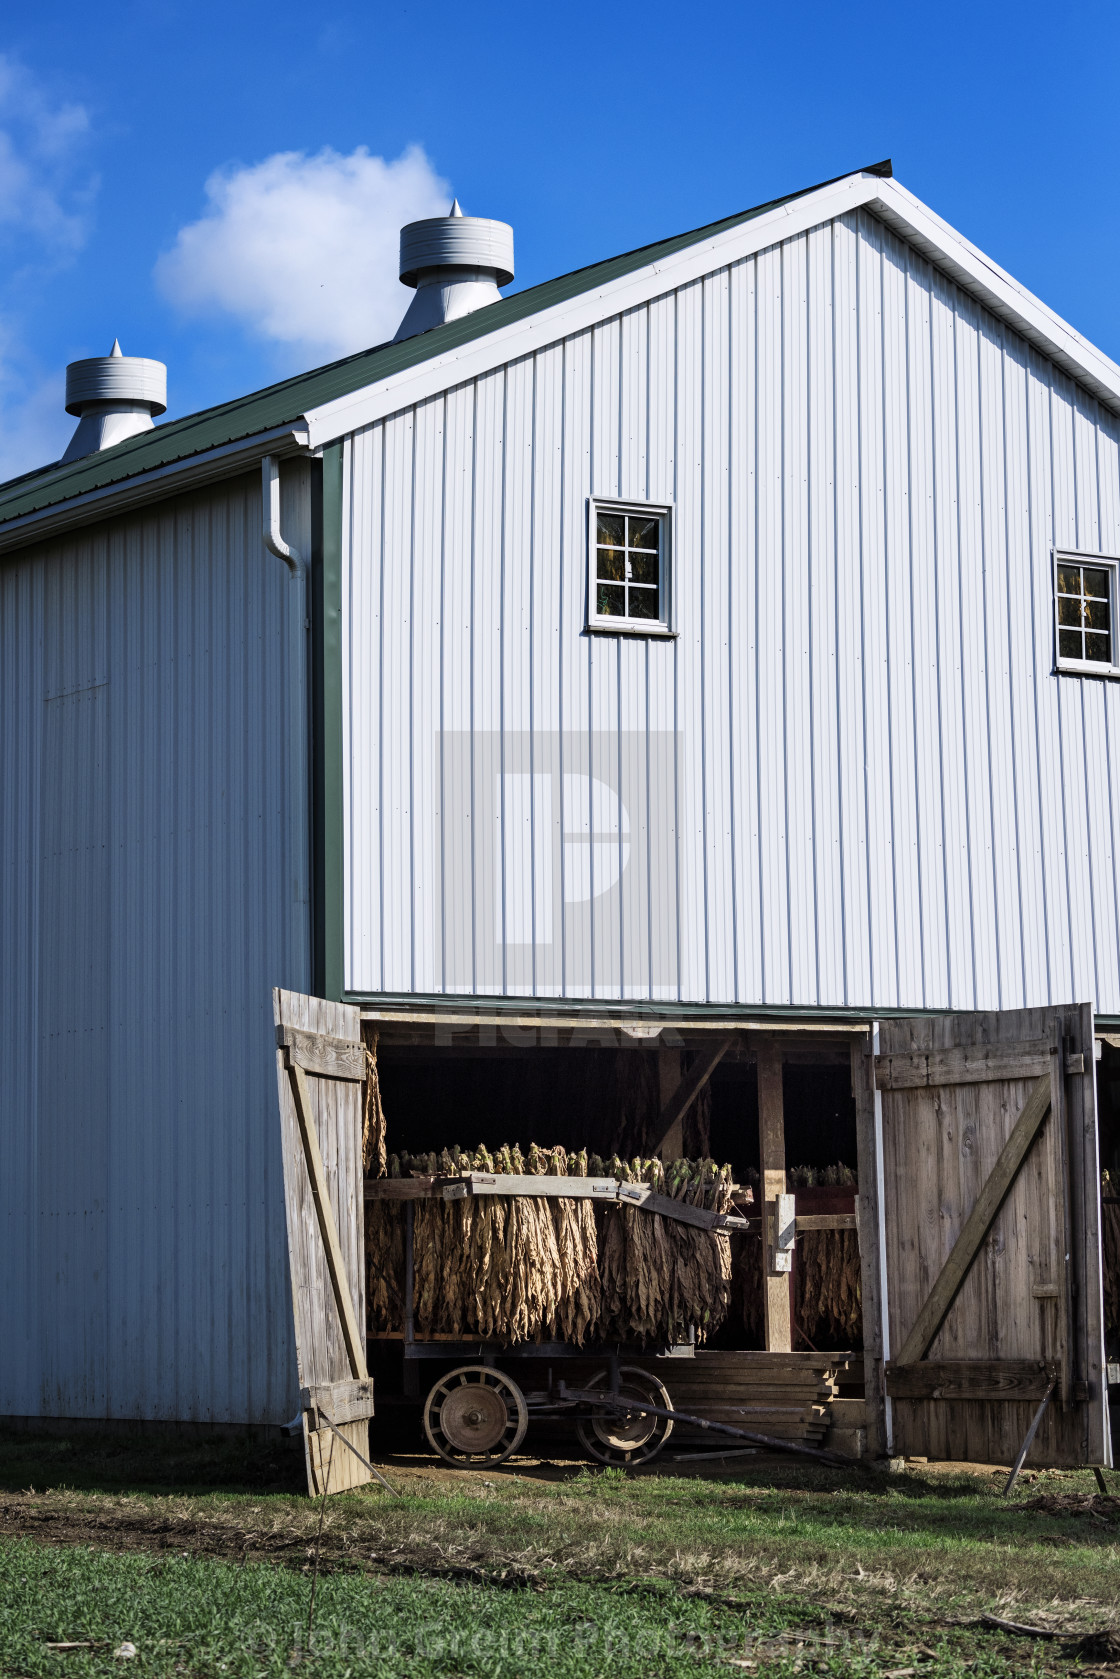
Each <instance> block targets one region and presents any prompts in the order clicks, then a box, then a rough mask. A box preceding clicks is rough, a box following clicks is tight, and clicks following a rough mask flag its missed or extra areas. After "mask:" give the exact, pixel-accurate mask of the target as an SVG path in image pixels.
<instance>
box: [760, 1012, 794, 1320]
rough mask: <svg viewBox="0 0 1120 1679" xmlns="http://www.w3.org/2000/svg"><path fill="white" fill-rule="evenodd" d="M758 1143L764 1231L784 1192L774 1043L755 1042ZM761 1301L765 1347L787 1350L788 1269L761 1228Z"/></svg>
mask: <svg viewBox="0 0 1120 1679" xmlns="http://www.w3.org/2000/svg"><path fill="white" fill-rule="evenodd" d="M757 1065H758V1143H759V1163H760V1167H761V1171H760V1177H761V1185H760V1187H761V1191H762V1212H763V1216H764V1217H765V1218H766V1220H767V1231H770V1230H772V1229H773V1220H774V1218H775V1214H776V1211H777V1201H778V1196H779V1195H784V1194H785V1192H786V1124H785V1105H784V1097H783V1093H782V1056H781V1050H780V1049H779V1048H778V1046H777V1045H776V1044H773V1043H765V1042H763V1043H760V1044H759V1046H758V1063H757ZM764 1236H765V1237H766V1239H764V1241H763V1244H762V1249H763V1256H762V1263H763V1301H764V1305H765V1325H766V1347H767V1350H768V1351H770V1352H788V1351H789V1350H790V1348H791V1347H792V1345H793V1314H792V1311H791V1308H790V1280H791V1273H790V1270H789V1269H786V1268H783V1269H782V1270H778V1268H777V1265H776V1263H775V1259H776V1256H775V1253H774V1249H773V1246H772V1241H771V1239H770V1238H769V1236H768V1235H767V1234H766V1232H764Z"/></svg>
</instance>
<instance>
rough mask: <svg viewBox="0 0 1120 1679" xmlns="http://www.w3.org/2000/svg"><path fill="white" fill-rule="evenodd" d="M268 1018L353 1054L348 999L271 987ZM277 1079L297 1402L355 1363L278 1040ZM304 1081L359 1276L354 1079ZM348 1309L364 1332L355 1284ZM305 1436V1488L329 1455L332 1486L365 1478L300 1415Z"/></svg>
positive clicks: (338, 1221) (361, 1299) (364, 1430)
mask: <svg viewBox="0 0 1120 1679" xmlns="http://www.w3.org/2000/svg"><path fill="white" fill-rule="evenodd" d="M273 1019H274V1023H275V1026H276V1027H277V1028H280V1027H291V1028H295V1029H296V1030H298V1031H300V1032H304V1033H307V1034H309V1035H311V1036H312V1037H328V1038H334V1039H337V1040H338V1041H340V1042H342V1043H348V1044H350V1045H351V1046H352V1047H353V1048H354V1050H355V1051H357V1050H359V1049H360V1035H361V1017H360V1012H359V1010H358V1009H356V1008H354V1007H353V1006H352V1005H350V1004H346V1003H332V1002H328V1001H326V1000H325V999H323V998H321V997H308V996H305V995H303V994H301V993H299V992H294V991H283V990H280V989H277V990H275V991H274V992H273ZM276 1078H277V1091H278V1095H279V1103H280V1125H281V1138H282V1150H283V1164H284V1196H285V1211H286V1217H287V1225H288V1251H289V1258H290V1270H291V1294H292V1310H293V1315H294V1319H295V1343H296V1369H297V1375H298V1380H297V1384H296V1389H295V1392H294V1393H293V1401H294V1400H295V1398H296V1396H297V1395H298V1391H299V1389H300V1388H302V1387H306V1386H309V1385H313V1384H320V1383H333V1382H335V1381H339V1380H343V1379H346V1380H349V1379H350V1378H351V1376H352V1368H351V1363H350V1358H349V1354H348V1351H347V1347H346V1343H345V1340H344V1337H343V1332H342V1325H341V1321H340V1318H339V1314H338V1311H337V1308H336V1307H335V1304H334V1302H333V1300H332V1298H331V1294H332V1286H331V1282H330V1277H329V1273H328V1268H327V1260H326V1254H325V1251H324V1247H323V1241H322V1237H321V1235H320V1231H319V1220H318V1215H317V1213H316V1210H315V1204H314V1198H313V1196H312V1193H311V1180H310V1178H309V1176H308V1172H307V1167H306V1164H305V1156H304V1148H303V1140H302V1137H301V1134H300V1125H299V1116H298V1113H297V1109H296V1099H295V1090H294V1087H293V1082H292V1072H291V1069H290V1068H289V1066H288V1052H287V1048H286V1046H284V1045H283V1044H281V1043H280V1042H279V1041H277V1045H276ZM307 1087H308V1093H309V1099H310V1103H311V1112H312V1118H313V1121H314V1124H315V1129H316V1133H317V1136H318V1139H319V1145H320V1152H321V1157H322V1161H323V1169H324V1173H325V1176H326V1181H327V1184H328V1188H329V1196H330V1201H331V1205H332V1208H333V1213H334V1220H335V1226H336V1229H337V1231H338V1236H339V1242H340V1244H341V1249H342V1253H343V1258H344V1265H345V1272H346V1275H347V1276H348V1277H352V1278H353V1279H354V1280H355V1281H356V1282H358V1281H360V1280H361V1278H362V1275H363V1271H362V1266H363V1260H364V1248H365V1242H364V1203H363V1200H362V1191H361V1173H362V1163H361V1147H362V1114H361V1086H360V1085H359V1084H358V1083H357V1082H356V1081H354V1080H342V1079H334V1078H318V1077H311V1078H309V1079H308V1080H307ZM353 1310H354V1315H355V1317H356V1320H357V1323H358V1328H359V1331H360V1332H363V1333H364V1328H365V1289H364V1287H360V1288H358V1290H357V1292H356V1293H355V1294H354V1296H353ZM363 1344H364V1343H363ZM344 1432H345V1434H346V1437H347V1439H349V1440H350V1441H351V1443H352V1444H353V1445H355V1446H356V1447H357V1449H358V1450H359V1451H361V1452H363V1453H364V1454H366V1455H367V1456H368V1436H369V1425H368V1423H367V1422H366V1421H364V1420H362V1421H357V1422H352V1423H347V1424H345V1425H344ZM325 1437H329V1438H330V1439H334V1440H335V1451H334V1456H333V1459H330V1447H329V1445H323V1447H322V1450H323V1454H324V1455H323V1456H322V1457H321V1458H320V1444H321V1442H322V1441H323V1440H324V1438H325ZM303 1441H304V1457H305V1463H306V1468H307V1484H308V1490H309V1491H310V1492H312V1493H317V1492H319V1491H321V1490H322V1480H323V1474H324V1472H325V1466H326V1464H327V1462H328V1460H329V1461H331V1464H332V1467H331V1477H330V1490H331V1491H332V1492H335V1491H340V1490H343V1489H344V1488H346V1487H348V1486H359V1485H362V1484H364V1482H365V1481H368V1479H369V1475H368V1472H367V1471H366V1470H364V1469H363V1468H362V1466H361V1465H360V1464H359V1463H358V1460H357V1459H356V1458H355V1457H354V1456H353V1454H352V1453H351V1452H348V1451H347V1450H346V1448H345V1447H344V1446H342V1445H341V1443H340V1442H339V1441H338V1440H337V1439H336V1438H335V1436H334V1435H332V1434H331V1432H330V1430H329V1429H326V1430H322V1431H320V1432H319V1433H312V1431H311V1430H309V1429H308V1426H307V1418H306V1415H304V1418H303ZM344 1460H347V1461H345V1462H344Z"/></svg>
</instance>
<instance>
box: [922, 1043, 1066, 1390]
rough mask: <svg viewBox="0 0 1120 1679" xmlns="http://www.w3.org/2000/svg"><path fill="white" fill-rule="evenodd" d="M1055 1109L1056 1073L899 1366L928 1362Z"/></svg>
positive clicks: (1004, 1153)
mask: <svg viewBox="0 0 1120 1679" xmlns="http://www.w3.org/2000/svg"><path fill="white" fill-rule="evenodd" d="M1049 1111H1050V1070H1049V1067H1048V1068H1047V1070H1046V1072H1045V1073H1044V1074H1043V1075H1042V1077H1041V1078H1040V1079H1039V1080H1038V1081H1037V1083H1036V1084H1035V1087H1034V1089H1033V1090H1032V1091H1031V1093H1030V1095H1029V1097H1028V1098H1027V1102H1026V1106H1025V1107H1024V1109H1023V1111H1022V1113H1021V1114H1020V1115H1019V1117H1018V1119H1017V1120H1016V1121H1015V1126H1014V1129H1013V1130H1012V1132H1011V1135H1010V1137H1008V1139H1007V1141H1006V1143H1004V1145H1003V1148H1002V1150H1001V1151H1000V1157H999V1159H998V1160H997V1161H996V1163H995V1166H994V1167H993V1169H992V1173H991V1176H990V1177H989V1178H988V1181H987V1182H986V1183H985V1185H984V1187H983V1189H982V1190H981V1191H980V1194H979V1195H978V1196H977V1197H976V1205H975V1206H974V1207H973V1209H972V1211H971V1212H970V1213H969V1215H968V1217H967V1218H966V1219H965V1222H964V1226H963V1228H962V1230H961V1233H960V1235H959V1236H958V1237H957V1239H956V1241H955V1242H954V1243H953V1251H952V1252H951V1253H950V1255H949V1257H948V1259H947V1260H946V1261H945V1263H944V1265H943V1266H942V1267H941V1273H940V1275H939V1276H938V1279H937V1281H936V1282H935V1283H934V1285H933V1288H932V1289H931V1290H930V1293H929V1296H928V1298H927V1300H926V1303H925V1305H924V1306H923V1307H922V1309H921V1311H920V1312H919V1313H918V1316H917V1319H916V1320H915V1323H914V1327H913V1328H912V1329H911V1331H910V1333H909V1335H908V1336H907V1337H906V1340H905V1341H904V1342H903V1345H902V1348H901V1350H900V1351H899V1353H898V1356H897V1357H896V1358H895V1360H894V1364H895V1366H896V1368H897V1366H899V1365H902V1364H916V1363H917V1362H918V1360H919V1359H920V1358H924V1357H925V1355H926V1353H927V1352H928V1351H929V1349H930V1347H931V1346H932V1344H933V1341H934V1339H935V1338H936V1336H937V1332H938V1330H939V1329H940V1328H941V1325H942V1324H943V1323H944V1322H945V1319H946V1317H947V1316H948V1314H949V1309H950V1307H951V1306H952V1304H953V1301H954V1300H955V1299H956V1298H957V1295H958V1294H959V1293H960V1289H961V1285H962V1283H963V1282H964V1280H965V1277H966V1276H967V1275H968V1272H969V1268H970V1266H971V1265H972V1261H973V1260H974V1259H975V1258H976V1255H977V1253H978V1252H979V1251H980V1244H981V1243H982V1242H983V1240H984V1238H985V1237H986V1236H987V1234H988V1231H989V1230H990V1229H991V1227H992V1221H993V1219H994V1218H995V1216H996V1214H997V1213H998V1212H999V1210H1000V1208H1001V1207H1002V1205H1003V1203H1004V1200H1005V1198H1006V1196H1007V1192H1008V1190H1009V1189H1010V1188H1011V1185H1012V1184H1013V1183H1014V1182H1015V1178H1016V1176H1017V1174H1018V1171H1019V1168H1020V1166H1021V1165H1022V1164H1023V1161H1024V1160H1025V1159H1026V1157H1027V1154H1028V1151H1029V1150H1030V1146H1031V1144H1032V1143H1033V1142H1034V1140H1035V1137H1036V1136H1037V1135H1038V1132H1039V1130H1040V1128H1041V1126H1042V1122H1043V1120H1044V1119H1045V1118H1046V1115H1047V1114H1048V1113H1049Z"/></svg>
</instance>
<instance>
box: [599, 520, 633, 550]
mask: <svg viewBox="0 0 1120 1679" xmlns="http://www.w3.org/2000/svg"><path fill="white" fill-rule="evenodd" d="M599 541H600V542H609V543H612V544H613V543H617V544H618V546H619V547H620V548H621V547H622V546H623V544H624V543H625V541H626V518H625V515H624V514H622V513H600V514H599Z"/></svg>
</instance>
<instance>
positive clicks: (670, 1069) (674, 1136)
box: [657, 1049, 684, 1160]
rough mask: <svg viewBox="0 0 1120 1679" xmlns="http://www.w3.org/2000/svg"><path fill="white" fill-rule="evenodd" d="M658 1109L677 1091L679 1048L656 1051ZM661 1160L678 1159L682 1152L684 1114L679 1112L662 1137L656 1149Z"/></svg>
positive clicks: (661, 1108) (679, 1063)
mask: <svg viewBox="0 0 1120 1679" xmlns="http://www.w3.org/2000/svg"><path fill="white" fill-rule="evenodd" d="M657 1078H658V1101H659V1111H660V1112H662V1113H664V1111H665V1109H666V1108H667V1107H668V1106H669V1103H670V1102H671V1101H672V1100H673V1097H674V1096H675V1095H676V1093H677V1086H678V1085H679V1084H680V1082H681V1052H680V1050H679V1049H659V1050H658V1052H657ZM658 1152H659V1154H660V1155H661V1158H662V1160H679V1159H680V1157H681V1155H682V1154H683V1153H684V1115H683V1114H680V1115H679V1116H678V1117H677V1119H676V1120H674V1122H673V1124H672V1125H670V1127H669V1129H668V1131H667V1132H666V1133H665V1136H664V1137H663V1138H662V1141H661V1147H660V1149H659V1150H658Z"/></svg>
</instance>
